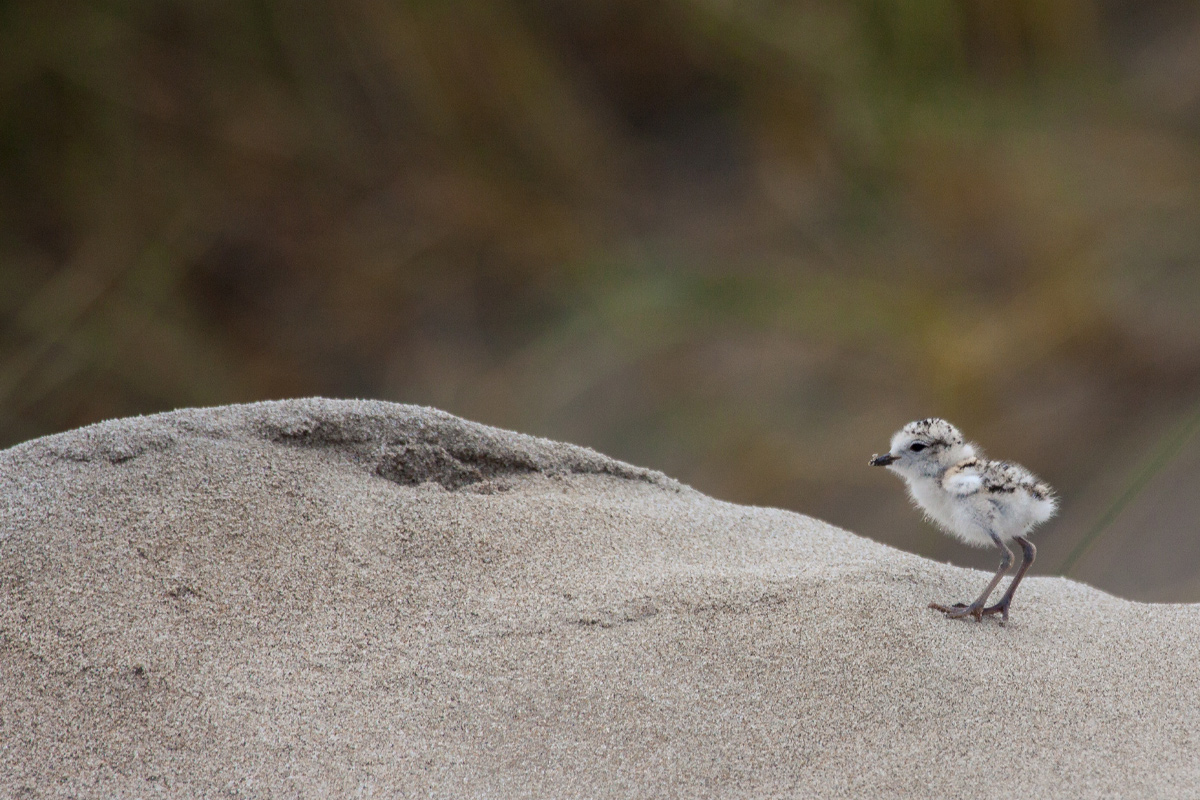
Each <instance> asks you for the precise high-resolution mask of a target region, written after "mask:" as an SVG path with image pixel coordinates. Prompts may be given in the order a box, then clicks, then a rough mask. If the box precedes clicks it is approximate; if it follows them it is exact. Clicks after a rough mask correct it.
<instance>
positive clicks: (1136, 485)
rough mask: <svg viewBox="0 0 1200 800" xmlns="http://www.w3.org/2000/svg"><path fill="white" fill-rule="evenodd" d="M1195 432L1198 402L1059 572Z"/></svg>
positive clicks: (1199, 413)
mask: <svg viewBox="0 0 1200 800" xmlns="http://www.w3.org/2000/svg"><path fill="white" fill-rule="evenodd" d="M1197 431H1200V405H1197V406H1196V408H1195V409H1194V410H1193V411H1192V413H1191V415H1190V416H1189V417H1188V418H1187V419H1186V420H1184V422H1183V424H1182V425H1180V426H1179V428H1178V429H1177V430H1176V431H1175V432H1174V433H1173V434H1171V435H1170V436H1167V437H1166V439H1164V440H1163V443H1162V444H1161V445H1159V447H1158V451H1157V452H1156V453H1155V454H1154V456H1153V457H1152V458H1151V459H1150V460H1149V461H1147V462H1146V463H1145V464H1144V465H1143V466H1142V468H1141V469H1140V470H1138V472H1137V473H1136V474H1135V475H1134V478H1133V480H1132V481H1131V482H1130V484H1129V486H1127V487H1126V488H1125V491H1123V492H1121V494H1120V496H1119V497H1117V499H1116V500H1114V501H1113V502H1112V504H1111V505H1110V506H1109V507H1108V508H1107V509H1106V510H1105V512H1104V513H1103V514H1102V515H1101V516H1100V519H1098V520H1097V521H1096V524H1095V525H1093V526H1092V529H1091V530H1090V531H1088V534H1087V535H1086V536H1084V537H1083V538H1082V539H1080V540H1079V544H1077V545H1075V549H1074V550H1072V551H1071V554H1070V555H1068V556H1067V558H1066V560H1065V561H1063V563H1062V566H1061V567H1059V572H1060V573H1061V574H1062V575H1066V574H1068V572H1070V570H1071V568H1072V567H1074V566H1075V563H1076V562H1077V561H1079V559H1080V558H1082V557H1083V555H1084V554H1085V553H1087V551H1088V550H1090V549H1091V548H1092V545H1094V544H1095V543H1096V540H1097V539H1098V538H1099V537H1100V534H1102V533H1104V531H1105V530H1107V529H1108V527H1109V526H1110V525H1112V523H1113V521H1114V520H1116V518H1117V517H1119V516H1120V515H1121V512H1122V511H1124V510H1125V507H1126V506H1127V505H1129V504H1130V503H1132V502H1133V500H1134V498H1136V497H1137V496H1138V495H1139V494H1141V492H1142V490H1143V489H1145V488H1146V484H1148V483H1150V480H1151V479H1152V478H1153V477H1154V476H1155V475H1157V474H1158V473H1159V472H1161V471H1162V469H1163V467H1165V466H1167V464H1169V463H1171V461H1173V460H1174V459H1175V457H1176V456H1178V455H1179V453H1180V451H1182V450H1183V448H1184V446H1185V445H1186V444H1187V443H1188V441H1189V440H1190V439H1191V438H1192V437H1193V436H1195V435H1196V432H1197Z"/></svg>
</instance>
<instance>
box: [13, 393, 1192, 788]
mask: <svg viewBox="0 0 1200 800" xmlns="http://www.w3.org/2000/svg"><path fill="white" fill-rule="evenodd" d="M980 578H981V574H980V573H978V572H973V571H969V570H963V569H958V568H955V567H951V566H948V565H944V564H938V563H935V562H930V561H928V560H925V559H922V558H919V557H916V556H913V555H910V554H907V553H903V552H901V551H898V550H895V549H893V548H889V547H886V546H883V545H880V544H877V543H875V542H871V541H869V540H866V539H863V538H861V537H858V536H855V535H853V534H851V533H849V532H846V531H842V530H839V529H837V528H834V527H832V526H829V525H826V524H824V523H821V522H819V521H817V520H813V519H811V518H808V517H804V516H802V515H799V514H794V513H790V512H786V511H781V510H775V509H762V508H748V507H742V506H736V505H732V504H728V503H723V502H720V501H718V500H714V499H712V498H709V497H706V496H704V495H702V494H700V493H698V492H695V491H693V490H691V489H689V488H687V487H685V486H682V485H681V484H678V483H677V482H675V481H672V480H670V479H669V478H666V477H665V476H662V475H661V474H659V473H655V472H652V471H649V470H643V469H639V468H637V467H633V466H630V465H627V464H623V463H621V462H617V461H614V460H612V459H608V458H606V457H604V456H602V455H599V454H597V453H594V452H592V451H589V450H586V449H584V448H578V447H573V446H570V445H563V444H558V443H554V442H549V441H546V440H542V439H536V438H533V437H528V436H523V435H520V434H516V433H510V432H506V431H500V430H497V429H493V428H488V427H486V426H482V425H476V424H474V423H469V422H466V421H463V420H459V419H457V418H455V417H452V416H450V415H448V414H445V413H443V412H439V411H435V410H433V409H424V408H417V407H412V406H400V405H394V404H389V403H381V402H367V401H335V400H298V401H282V402H275V403H259V404H253V405H246V406H229V407H222V408H216V409H192V410H186V411H179V412H173V413H170V414H163V415H156V416H152V417H143V418H135V419H126V420H116V421H111V422H107V423H102V424H101V425H97V426H91V427H89V428H84V429H81V430H78V431H72V432H69V433H66V434H61V435H58V436H53V437H47V438H45V439H40V440H35V441H33V442H28V443H25V444H23V445H20V446H18V447H15V448H11V449H9V450H7V451H4V452H2V453H0V678H2V680H0V795H2V796H6V797H7V796H14V797H18V796H28V797H40V796H45V797H52V796H76V797H112V796H151V795H160V794H161V795H164V796H177V797H195V796H216V795H226V796H231V797H277V796H301V797H309V796H311V797H316V796H327V795H333V796H345V795H355V796H366V797H372V796H374V797H394V796H413V797H425V796H438V797H551V796H553V797H607V796H618V795H619V796H630V795H633V796H679V797H728V796H745V797H796V796H822V797H857V796H862V795H864V794H868V793H870V794H878V795H880V796H884V797H902V796H922V797H958V796H976V795H979V794H983V793H994V794H1012V793H1016V792H1022V793H1026V794H1034V795H1040V796H1045V795H1048V794H1050V793H1054V794H1056V795H1059V796H1063V795H1067V796H1089V797H1090V796H1114V797H1116V796H1158V797H1170V796H1180V797H1183V796H1188V795H1189V794H1190V793H1192V792H1193V791H1194V787H1195V786H1197V785H1200V712H1198V711H1197V709H1198V708H1200V688H1198V687H1200V681H1198V680H1197V678H1198V677H1200V675H1198V674H1197V673H1198V671H1200V666H1197V665H1198V664H1200V658H1198V656H1200V625H1198V623H1200V608H1197V607H1194V606H1180V605H1161V606H1150V605H1144V604H1136V603H1130V602H1126V601H1123V600H1120V599H1118V598H1114V597H1111V596H1109V595H1106V594H1103V593H1101V592H1098V591H1096V590H1094V589H1091V588H1089V587H1086V586H1083V585H1081V584H1078V583H1074V582H1071V581H1067V580H1064V579H1057V578H1032V579H1029V580H1028V581H1027V583H1026V584H1023V586H1022V590H1021V593H1020V595H1019V596H1018V598H1017V603H1016V605H1014V608H1013V620H1012V622H1011V623H1010V624H1009V625H1008V626H1007V627H1003V628H1002V627H1000V626H998V625H996V624H994V621H990V622H987V623H984V624H982V625H977V624H975V623H964V622H955V621H947V620H944V619H942V618H941V617H940V615H938V614H936V613H935V612H932V611H928V610H927V609H925V604H926V603H927V602H929V601H930V600H942V601H953V600H955V599H966V598H967V597H968V595H970V594H971V593H972V592H973V591H975V590H977V588H978V584H979V582H980Z"/></svg>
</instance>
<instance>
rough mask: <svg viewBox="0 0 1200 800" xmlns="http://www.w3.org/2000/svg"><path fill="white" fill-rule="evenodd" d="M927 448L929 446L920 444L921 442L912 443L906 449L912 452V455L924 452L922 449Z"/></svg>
mask: <svg viewBox="0 0 1200 800" xmlns="http://www.w3.org/2000/svg"><path fill="white" fill-rule="evenodd" d="M928 446H929V445H927V444H922V443H921V442H913V443H912V444H910V445H909V446H908V449H909V450H912V451H913V452H914V453H919V452H921V451H922V450H924V449H925V448H926V447H928Z"/></svg>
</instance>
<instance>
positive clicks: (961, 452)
mask: <svg viewBox="0 0 1200 800" xmlns="http://www.w3.org/2000/svg"><path fill="white" fill-rule="evenodd" d="M871 464H872V465H874V466H885V467H887V468H888V469H889V470H891V471H892V472H895V473H896V474H897V475H899V476H900V477H902V478H904V481H905V483H906V484H907V485H908V493H909V496H910V497H912V499H913V502H914V503H916V505H917V506H918V507H919V508H920V509H921V510H922V511H923V512H924V513H925V516H926V517H927V518H928V519H930V520H931V521H933V522H934V523H936V524H937V525H938V527H940V528H942V530H944V531H946V532H947V533H949V534H951V535H953V536H955V537H956V538H958V539H959V540H961V541H962V542H964V543H966V544H969V545H972V546H975V547H984V546H988V545H993V546H996V547H998V548H1000V550H1001V551H1002V553H1003V559H1002V563H1001V568H1000V571H998V572H997V573H996V578H995V580H993V582H992V584H991V585H990V586H989V587H988V589H987V591H986V592H985V593H984V595H983V596H981V597H980V598H979V600H977V601H976V602H975V603H972V604H971V606H963V608H966V609H969V611H967V612H965V613H970V614H971V615H972V616H975V617H976V618H979V616H980V614H981V613H992V612H988V610H987V609H984V607H983V603H984V602H986V600H987V595H988V594H990V593H991V591H992V590H993V589H994V588H995V586H996V584H997V583H999V580H1000V578H1001V577H1002V576H1003V575H1004V573H1005V572H1007V571H1008V567H1009V566H1010V565H1011V562H1012V552H1011V551H1010V550H1009V549H1008V546H1007V545H1006V544H1005V542H1009V541H1015V542H1017V543H1018V544H1020V545H1021V548H1022V551H1023V553H1024V556H1025V558H1024V561H1023V563H1022V565H1021V571H1020V572H1018V573H1017V577H1016V578H1014V580H1013V584H1012V586H1011V587H1010V589H1009V591H1008V592H1007V593H1006V594H1005V599H1003V600H1002V601H1001V603H999V604H997V606H993V607H992V608H993V609H995V612H994V613H1003V615H1004V618H1005V619H1007V618H1008V603H1009V602H1010V601H1011V599H1012V592H1013V590H1015V589H1016V585H1017V584H1018V583H1019V582H1020V579H1021V577H1022V576H1023V575H1024V573H1025V570H1026V569H1028V568H1029V564H1030V563H1032V562H1033V558H1034V553H1035V552H1036V551H1035V549H1034V547H1033V545H1032V544H1031V543H1030V542H1029V541H1028V540H1027V539H1025V538H1024V537H1025V536H1026V535H1027V534H1028V533H1029V532H1030V531H1031V530H1032V529H1033V528H1034V527H1036V526H1037V525H1039V524H1041V523H1042V522H1045V521H1046V520H1048V519H1050V517H1052V516H1053V515H1054V512H1055V510H1056V509H1057V505H1058V502H1057V500H1056V498H1055V496H1054V492H1053V490H1052V489H1051V488H1050V486H1049V485H1047V484H1046V483H1044V482H1043V481H1041V480H1040V479H1038V477H1037V476H1036V475H1034V474H1033V473H1032V472H1030V471H1029V470H1027V469H1025V468H1024V467H1022V466H1020V465H1018V464H1013V463H1011V462H1008V461H992V460H989V459H986V458H984V457H983V455H982V453H980V452H979V450H978V448H976V446H975V445H973V444H971V443H970V442H967V441H966V440H965V439H963V436H962V434H961V433H960V432H959V430H958V428H956V427H954V426H953V425H951V424H950V423H949V422H947V421H946V420H944V419H938V418H935V417H934V418H929V419H922V420H917V421H915V422H910V423H908V424H907V425H905V426H904V427H903V428H901V429H900V430H899V431H898V432H897V433H896V434H895V435H894V436H893V437H892V441H891V447H890V449H889V451H888V452H887V453H886V454H884V455H882V456H875V457H874V458H872V460H871ZM960 605H961V604H960ZM1001 606H1002V607H1001ZM935 607H937V608H939V609H942V607H941V606H935ZM942 610H946V609H942ZM947 613H949V614H950V615H951V616H962V614H959V613H957V611H954V612H953V613H952V612H950V611H947Z"/></svg>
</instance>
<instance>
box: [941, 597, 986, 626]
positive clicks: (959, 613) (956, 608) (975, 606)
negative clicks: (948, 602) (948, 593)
mask: <svg viewBox="0 0 1200 800" xmlns="http://www.w3.org/2000/svg"><path fill="white" fill-rule="evenodd" d="M929 607H930V608H932V609H934V610H935V611H940V612H942V613H943V614H945V615H946V616H947V617H949V618H950V619H962V618H963V617H968V616H970V617H974V618H975V621H976V622H982V621H983V615H984V614H986V613H987V611H986V610H985V609H984V607H983V603H980V602H979V601H975V602H974V603H971V605H967V604H966V603H955V604H954V605H952V606H943V605H941V604H939V603H930V604H929Z"/></svg>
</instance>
